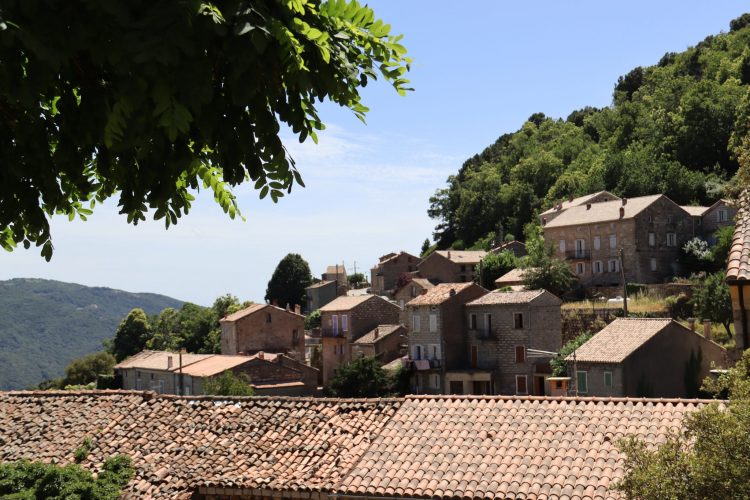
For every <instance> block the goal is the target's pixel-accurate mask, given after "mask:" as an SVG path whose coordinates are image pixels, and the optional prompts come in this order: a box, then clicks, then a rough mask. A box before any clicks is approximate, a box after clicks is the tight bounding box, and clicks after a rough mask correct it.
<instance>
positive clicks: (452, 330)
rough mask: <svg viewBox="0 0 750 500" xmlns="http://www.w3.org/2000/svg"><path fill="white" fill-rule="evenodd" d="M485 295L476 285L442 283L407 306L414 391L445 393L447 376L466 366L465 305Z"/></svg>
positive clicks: (483, 290)
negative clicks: (450, 372) (452, 371)
mask: <svg viewBox="0 0 750 500" xmlns="http://www.w3.org/2000/svg"><path fill="white" fill-rule="evenodd" d="M486 293H487V290H485V289H484V288H482V287H480V286H479V285H477V284H475V283H441V284H439V285H437V286H435V287H433V288H431V289H429V290H427V292H426V293H424V294H422V295H419V296H418V297H416V298H414V299H412V300H411V301H410V302H408V303H407V304H406V308H407V311H408V314H407V317H408V321H409V323H408V324H407V325H406V326H407V328H408V329H409V357H410V360H411V361H412V365H413V368H414V376H413V379H412V390H413V391H415V392H416V393H425V394H445V393H447V392H448V388H447V387H446V372H447V371H450V370H454V369H460V368H464V367H465V365H466V359H467V353H466V346H467V342H466V328H465V325H464V305H465V304H466V303H467V302H471V301H472V300H474V299H476V298H478V297H481V296H482V295H484V294H486Z"/></svg>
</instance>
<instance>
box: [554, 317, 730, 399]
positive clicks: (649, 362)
mask: <svg viewBox="0 0 750 500" xmlns="http://www.w3.org/2000/svg"><path fill="white" fill-rule="evenodd" d="M710 332H711V327H710V324H707V325H706V328H705V329H704V335H700V334H698V333H697V332H695V331H693V330H691V329H690V328H687V327H685V326H683V325H681V324H680V323H677V322H676V321H674V320H672V319H671V318H654V319H651V318H649V319H646V318H618V319H616V320H615V321H613V322H612V323H610V324H609V325H607V326H606V327H605V328H604V329H602V330H601V331H599V332H598V333H597V334H595V335H594V336H593V337H592V338H591V339H590V340H589V341H588V342H586V343H585V344H583V345H582V346H581V347H579V348H578V349H577V350H576V352H575V357H574V356H573V355H572V354H571V355H570V356H568V357H567V358H565V359H566V361H567V364H568V373H569V374H570V375H571V377H573V384H574V386H573V387H572V390H573V392H574V393H575V391H576V390H577V394H578V395H583V396H596V397H605V396H606V397H657V398H684V397H696V396H697V392H698V388H700V385H701V381H702V380H703V379H704V378H706V377H707V376H708V375H709V370H710V369H711V367H712V364H714V365H715V366H718V367H725V366H727V363H728V358H727V351H726V349H724V348H723V347H721V346H720V345H718V344H717V343H715V342H713V341H712V340H710ZM686 381H690V382H689V383H686Z"/></svg>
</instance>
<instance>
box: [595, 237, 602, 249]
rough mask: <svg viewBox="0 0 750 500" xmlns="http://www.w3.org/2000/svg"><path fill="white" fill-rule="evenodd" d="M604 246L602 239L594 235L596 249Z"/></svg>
mask: <svg viewBox="0 0 750 500" xmlns="http://www.w3.org/2000/svg"><path fill="white" fill-rule="evenodd" d="M601 247H602V239H601V238H600V237H599V236H594V250H599V249H600V248H601Z"/></svg>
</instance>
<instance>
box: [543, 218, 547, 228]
mask: <svg viewBox="0 0 750 500" xmlns="http://www.w3.org/2000/svg"><path fill="white" fill-rule="evenodd" d="M546 225H547V217H542V226H546Z"/></svg>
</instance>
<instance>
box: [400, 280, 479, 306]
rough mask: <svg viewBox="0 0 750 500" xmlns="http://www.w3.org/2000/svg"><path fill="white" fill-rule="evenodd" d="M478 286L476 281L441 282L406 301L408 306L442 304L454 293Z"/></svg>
mask: <svg viewBox="0 0 750 500" xmlns="http://www.w3.org/2000/svg"><path fill="white" fill-rule="evenodd" d="M472 285H473V286H477V285H475V284H474V283H440V284H439V285H435V286H434V287H432V288H430V289H429V290H427V292H425V293H423V294H422V295H417V296H416V297H415V298H413V299H411V300H410V301H409V302H407V303H406V305H407V306H435V305H438V304H442V303H443V302H445V301H446V300H448V299H450V298H451V297H452V296H453V295H455V294H458V293H460V292H462V291H464V290H466V289H467V288H469V287H470V286H472Z"/></svg>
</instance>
